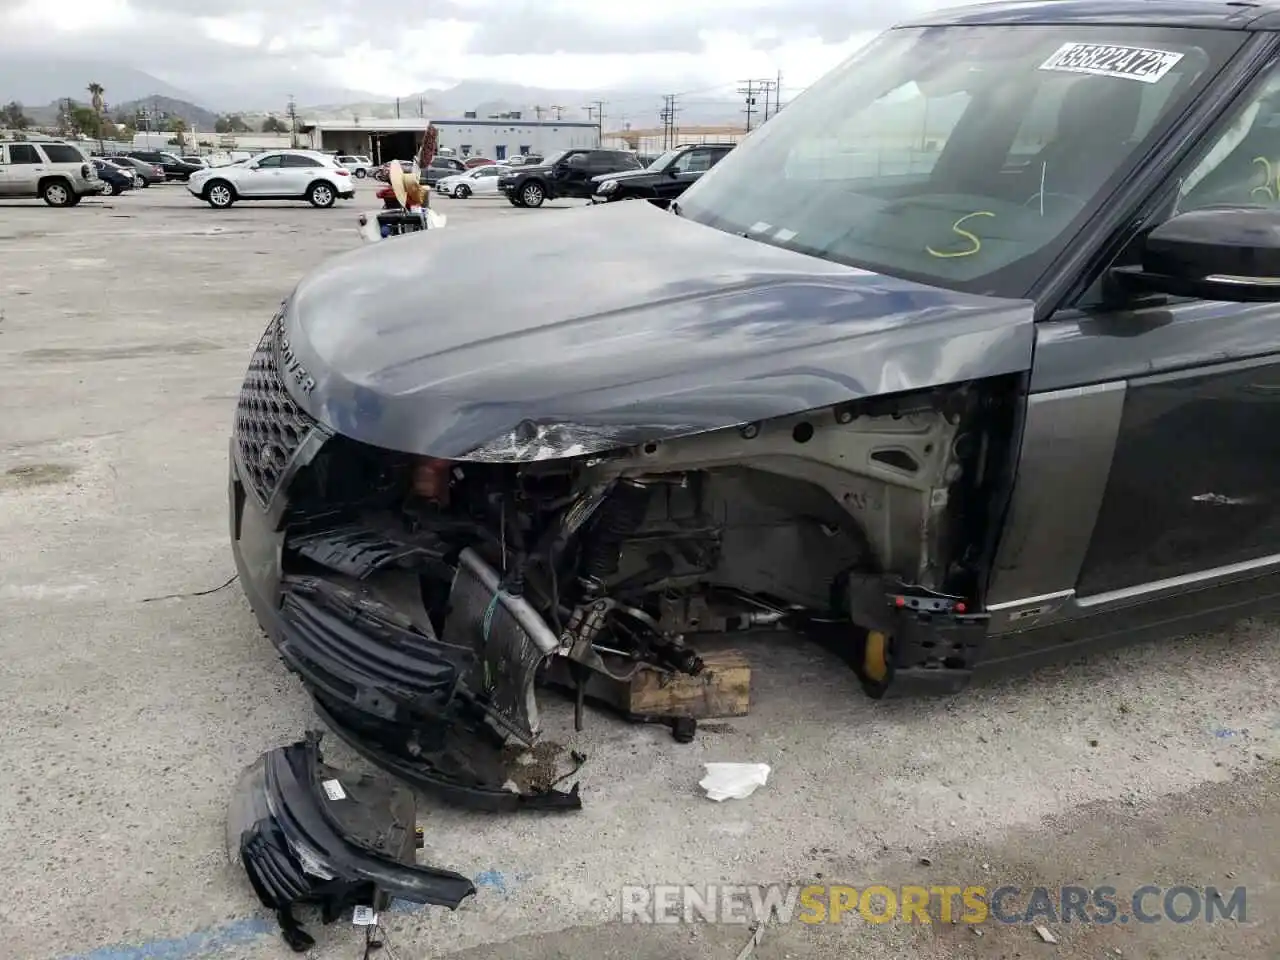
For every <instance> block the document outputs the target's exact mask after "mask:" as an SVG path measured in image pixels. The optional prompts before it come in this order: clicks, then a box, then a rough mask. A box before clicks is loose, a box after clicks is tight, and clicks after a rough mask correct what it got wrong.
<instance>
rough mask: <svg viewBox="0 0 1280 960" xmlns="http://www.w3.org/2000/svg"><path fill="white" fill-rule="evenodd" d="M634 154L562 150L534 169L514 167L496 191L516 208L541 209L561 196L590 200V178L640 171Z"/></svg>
mask: <svg viewBox="0 0 1280 960" xmlns="http://www.w3.org/2000/svg"><path fill="white" fill-rule="evenodd" d="M640 169H641V166H640V161H639V160H637V159H636V157H635V154H633V153H627V152H626V151H625V150H563V151H561V152H560V153H553V154H552V155H551V156H549V157H547V159H546V160H544V161H543V162H542V163H541V164H539V165H538V166H536V167H526V166H521V167H513V168H512V169H511V172H510V173H504V174H503V175H502V177H501V178H499V180H498V189H499V190H501V191H502V192H503V193H505V194H506V195H507V199H508V200H510V201H511V204H512V205H513V206H516V207H540V206H542V204H543V201H545V200H556V199H558V198H560V197H578V198H579V199H582V200H587V199H590V197H591V194H592V193H593V192H594V191H595V188H596V185H595V184H594V183H593V182H592V178H593V177H598V176H600V175H601V174H606V173H622V172H624V171H628V170H640Z"/></svg>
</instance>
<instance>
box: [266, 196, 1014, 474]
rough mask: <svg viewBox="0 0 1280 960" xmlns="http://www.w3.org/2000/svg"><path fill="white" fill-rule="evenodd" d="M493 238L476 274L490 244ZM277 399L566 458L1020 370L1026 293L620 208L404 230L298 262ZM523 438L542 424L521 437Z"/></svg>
mask: <svg viewBox="0 0 1280 960" xmlns="http://www.w3.org/2000/svg"><path fill="white" fill-rule="evenodd" d="M497 245H501V246H503V247H504V248H506V249H507V250H508V251H514V252H513V253H511V255H508V256H505V257H504V260H503V269H502V274H501V277H502V279H501V281H500V282H498V283H495V282H493V279H492V270H491V266H490V261H491V259H492V258H491V256H490V254H491V252H492V251H493V250H494V249H495V247H496V246H497ZM281 326H282V330H283V340H282V342H281V361H282V366H283V367H284V372H285V374H286V375H285V381H286V383H287V385H288V387H289V389H290V392H291V393H292V394H293V396H294V398H295V399H296V400H297V402H298V403H299V404H300V405H301V406H302V407H303V408H304V409H305V410H306V411H307V412H308V413H310V414H311V415H312V416H313V417H315V418H317V419H318V420H320V421H321V422H322V423H324V424H326V425H327V426H328V427H330V428H331V429H333V430H336V431H338V432H340V433H343V434H345V435H347V436H349V437H351V438H353V439H356V440H360V441H363V442H365V443H369V444H373V445H375V446H379V447H384V448H388V449H393V450H401V451H405V452H408V453H416V454H424V455H430V456H435V457H440V458H445V459H460V460H462V459H499V458H498V457H495V456H491V455H490V454H488V453H487V452H486V451H488V450H493V449H495V445H496V447H501V446H502V444H503V442H504V440H506V439H507V438H510V437H511V436H512V435H513V432H514V433H516V434H521V435H522V434H524V433H527V432H529V431H530V428H531V424H532V425H534V426H537V427H548V428H549V427H556V428H560V431H558V432H562V431H564V430H566V429H567V431H568V433H569V434H570V435H572V436H573V438H574V440H573V443H572V449H570V448H568V447H566V448H565V449H564V450H562V451H558V452H551V453H544V454H543V455H544V456H560V455H578V454H581V453H584V452H590V451H592V450H602V449H612V448H616V447H618V446H623V445H627V444H631V443H637V442H642V441H644V440H650V439H653V440H658V439H669V438H671V437H676V436H682V435H688V434H693V433H699V432H703V431H707V430H714V429H719V428H722V427H726V426H731V425H734V424H737V423H747V422H751V421H756V420H765V419H769V418H772V417H776V416H782V415H785V414H790V413H797V412H801V411H804V410H811V409H816V408H819V407H824V406H829V405H833V404H837V403H841V402H845V401H848V400H852V399H856V398H859V397H866V396H870V395H874V394H880V393H896V392H900V391H907V390H917V389H921V388H926V387H930V386H935V385H942V384H947V383H954V382H958V381H963V380H970V379H975V378H979V377H986V376H995V375H999V374H1004V373H1011V372H1014V371H1021V370H1026V369H1029V367H1030V363H1031V350H1032V340H1033V331H1034V325H1033V311H1032V304H1031V303H1030V302H1029V301H1021V300H1003V299H997V298H993V297H984V296H978V295H973V294H965V293H956V292H952V291H948V290H942V289H938V288H935V287H930V286H925V285H923V284H918V283H913V282H910V281H907V280H901V279H896V278H892V277H887V276H883V275H879V274H876V273H872V272H870V271H867V270H859V269H856V268H853V267H847V266H842V265H840V264H835V263H831V262H828V261H825V260H821V259H818V258H816V257H811V256H807V255H805V254H801V253H796V252H793V251H789V250H783V249H781V248H778V247H774V246H770V245H768V244H765V243H762V242H759V241H756V240H750V239H747V238H745V237H740V236H735V235H733V234H729V233H725V232H722V231H720V230H716V229H714V228H711V227H707V226H703V225H702V224H698V223H695V222H692V221H689V220H685V219H683V218H681V217H678V216H676V215H674V214H671V213H666V212H663V211H660V210H658V209H657V208H655V207H653V206H651V205H650V204H647V203H645V204H632V203H622V204H616V205H608V206H603V207H594V208H592V207H586V208H580V209H577V210H566V211H564V212H563V213H562V214H559V215H557V216H555V217H520V218H512V219H505V218H504V219H502V220H494V221H489V222H485V223H477V224H474V225H469V226H468V227H467V228H466V229H465V230H448V231H431V230H428V231H422V232H418V233H414V234H410V235H408V236H405V237H397V238H395V239H393V240H390V241H387V242H384V243H379V244H371V245H369V246H367V247H363V248H360V249H357V250H355V251H352V252H351V253H347V254H343V255H341V256H339V257H337V258H335V259H333V260H331V261H329V262H328V263H326V264H325V265H323V266H322V267H320V268H319V269H318V270H316V271H314V272H313V273H312V274H311V275H309V276H308V277H306V278H305V279H304V280H303V281H302V282H301V283H300V284H298V286H297V288H296V289H295V290H294V293H293V295H292V296H291V297H290V298H289V300H288V301H287V303H286V305H285V307H284V310H283V314H282V319H281ZM533 432H534V433H541V432H542V431H541V430H537V429H535V430H533Z"/></svg>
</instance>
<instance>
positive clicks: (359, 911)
mask: <svg viewBox="0 0 1280 960" xmlns="http://www.w3.org/2000/svg"><path fill="white" fill-rule="evenodd" d="M331 782H333V783H337V781H336V780H334V781H331ZM351 922H352V923H354V924H355V925H356V926H357V927H371V926H373V925H374V924H375V923H377V922H378V915H377V914H376V913H374V912H373V907H364V906H357V907H356V908H355V909H354V910H352V911H351Z"/></svg>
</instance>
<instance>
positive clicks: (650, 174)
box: [591, 143, 733, 208]
mask: <svg viewBox="0 0 1280 960" xmlns="http://www.w3.org/2000/svg"><path fill="white" fill-rule="evenodd" d="M732 149H733V144H732V143H696V144H688V145H686V146H683V147H676V148H675V149H673V150H668V151H667V152H666V153H664V154H663V155H662V156H660V157H658V158H657V159H656V160H654V161H653V162H652V163H650V164H649V165H648V166H647V167H645V168H644V169H643V170H634V171H631V172H626V173H602V174H600V176H598V177H592V178H591V182H592V183H593V184H594V186H595V192H594V193H593V194H592V195H591V200H592V202H594V203H612V202H613V201H614V200H638V199H644V200H648V201H649V202H650V203H652V204H654V205H655V206H659V207H663V208H665V207H666V206H667V205H668V204H670V203H671V201H672V200H674V199H675V198H676V197H678V196H680V194H682V193H684V192H685V191H686V190H688V189H689V187H690V186H691V185H692V184H693V183H695V182H696V181H697V179H698V178H699V177H700V176H702V175H703V174H704V173H706V172H707V171H708V170H710V169H711V168H712V167H714V166H715V165H716V164H717V163H719V162H720V161H721V160H723V159H724V158H725V157H726V156H727V155H728V153H729V151H730V150H732Z"/></svg>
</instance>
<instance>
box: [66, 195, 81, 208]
mask: <svg viewBox="0 0 1280 960" xmlns="http://www.w3.org/2000/svg"><path fill="white" fill-rule="evenodd" d="M83 199H84V197H83V196H81V195H80V194H78V193H73V194H72V195H71V202H70V203H69V204H67V206H69V207H74V206H76V205H77V204H79V203H80V201H81V200H83Z"/></svg>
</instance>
